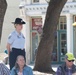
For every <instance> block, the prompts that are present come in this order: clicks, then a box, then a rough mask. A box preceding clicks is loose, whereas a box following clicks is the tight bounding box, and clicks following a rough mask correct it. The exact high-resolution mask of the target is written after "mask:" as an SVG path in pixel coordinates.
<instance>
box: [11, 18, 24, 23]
mask: <svg viewBox="0 0 76 75" xmlns="http://www.w3.org/2000/svg"><path fill="white" fill-rule="evenodd" d="M12 23H13V24H25V22H24V21H23V20H22V19H21V18H16V19H15V22H12Z"/></svg>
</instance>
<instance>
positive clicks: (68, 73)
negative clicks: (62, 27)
mask: <svg viewBox="0 0 76 75" xmlns="http://www.w3.org/2000/svg"><path fill="white" fill-rule="evenodd" d="M74 60H75V57H74V55H73V54H72V53H66V55H65V63H64V64H62V65H61V66H59V67H58V68H57V72H56V75H72V74H73V73H76V66H75V65H74V63H73V62H74Z"/></svg>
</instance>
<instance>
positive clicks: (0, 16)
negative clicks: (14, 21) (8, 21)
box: [0, 0, 7, 42]
mask: <svg viewBox="0 0 76 75" xmlns="http://www.w3.org/2000/svg"><path fill="white" fill-rule="evenodd" d="M6 9H7V2H6V0H0V40H1V35H2V26H3V20H4V15H5V12H6ZM0 42H1V41H0Z"/></svg>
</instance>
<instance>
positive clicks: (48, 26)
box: [34, 0, 67, 73]
mask: <svg viewBox="0 0 76 75" xmlns="http://www.w3.org/2000/svg"><path fill="white" fill-rule="evenodd" d="M66 1H67V0H50V2H49V6H48V8H47V13H46V18H45V23H44V27H43V34H42V38H41V41H40V43H39V46H38V51H37V56H36V61H35V66H34V70H37V71H40V72H47V73H52V72H54V71H53V70H52V67H51V55H52V50H53V45H54V33H55V31H56V30H57V25H58V22H59V17H60V13H61V11H62V8H63V7H64V5H65V3H66Z"/></svg>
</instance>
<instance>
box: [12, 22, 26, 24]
mask: <svg viewBox="0 0 76 75" xmlns="http://www.w3.org/2000/svg"><path fill="white" fill-rule="evenodd" d="M12 24H26V23H25V22H20V23H15V22H12Z"/></svg>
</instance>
